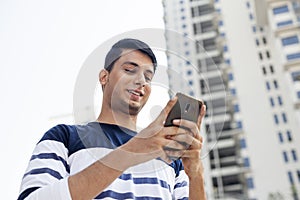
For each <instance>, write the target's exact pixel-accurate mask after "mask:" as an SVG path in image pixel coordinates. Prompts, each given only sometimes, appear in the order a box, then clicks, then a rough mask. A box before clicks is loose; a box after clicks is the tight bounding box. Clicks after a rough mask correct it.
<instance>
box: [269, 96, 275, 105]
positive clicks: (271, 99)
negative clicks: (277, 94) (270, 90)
mask: <svg viewBox="0 0 300 200" xmlns="http://www.w3.org/2000/svg"><path fill="white" fill-rule="evenodd" d="M270 104H271V106H272V107H274V105H275V104H274V100H273V98H272V97H270Z"/></svg>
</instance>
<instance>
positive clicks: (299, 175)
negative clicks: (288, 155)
mask: <svg viewBox="0 0 300 200" xmlns="http://www.w3.org/2000/svg"><path fill="white" fill-rule="evenodd" d="M297 177H298V181H299V183H300V170H297Z"/></svg>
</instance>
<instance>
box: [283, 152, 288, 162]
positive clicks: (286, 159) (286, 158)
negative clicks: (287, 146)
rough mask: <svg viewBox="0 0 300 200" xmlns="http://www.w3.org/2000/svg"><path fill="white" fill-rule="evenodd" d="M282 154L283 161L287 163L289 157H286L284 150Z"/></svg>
mask: <svg viewBox="0 0 300 200" xmlns="http://www.w3.org/2000/svg"><path fill="white" fill-rule="evenodd" d="M282 155H283V160H284V162H285V163H288V162H289V158H288V155H287V153H286V152H285V151H284V152H282Z"/></svg>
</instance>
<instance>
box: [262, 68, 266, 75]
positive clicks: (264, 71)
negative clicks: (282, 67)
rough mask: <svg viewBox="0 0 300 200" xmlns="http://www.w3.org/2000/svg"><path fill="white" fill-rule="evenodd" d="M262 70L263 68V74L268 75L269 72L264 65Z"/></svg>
mask: <svg viewBox="0 0 300 200" xmlns="http://www.w3.org/2000/svg"><path fill="white" fill-rule="evenodd" d="M262 70H263V74H264V75H266V74H267V70H266V68H265V67H262Z"/></svg>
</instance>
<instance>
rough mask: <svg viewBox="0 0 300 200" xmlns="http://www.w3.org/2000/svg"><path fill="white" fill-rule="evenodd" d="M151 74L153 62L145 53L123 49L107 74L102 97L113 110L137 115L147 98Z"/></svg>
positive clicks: (149, 91)
mask: <svg viewBox="0 0 300 200" xmlns="http://www.w3.org/2000/svg"><path fill="white" fill-rule="evenodd" d="M153 75H154V67H153V63H152V61H151V59H150V58H149V57H148V56H147V55H146V54H144V53H142V52H140V51H137V50H131V49H127V50H123V53H122V56H121V57H120V58H119V59H118V60H117V61H116V62H115V64H114V66H113V69H112V70H111V72H110V73H109V75H108V80H107V82H106V84H105V85H104V96H103V98H104V99H105V100H106V102H108V103H109V105H110V107H111V109H112V110H113V111H121V112H124V113H128V114H130V115H137V114H138V113H139V111H140V110H141V109H142V107H143V106H144V105H145V103H146V102H147V100H148V98H149V95H150V93H151V85H150V83H151V80H152V78H153Z"/></svg>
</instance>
